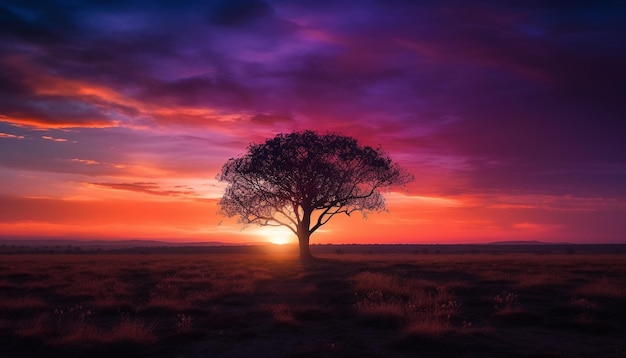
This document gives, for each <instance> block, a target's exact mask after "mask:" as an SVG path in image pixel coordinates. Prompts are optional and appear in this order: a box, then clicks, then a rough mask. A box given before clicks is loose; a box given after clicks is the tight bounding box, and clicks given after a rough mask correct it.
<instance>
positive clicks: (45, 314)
mask: <svg viewBox="0 0 626 358" xmlns="http://www.w3.org/2000/svg"><path fill="white" fill-rule="evenodd" d="M318 251H319V250H318ZM431 251H432V250H431ZM314 253H315V250H314ZM317 256H318V257H319V258H318V259H317V260H314V261H311V262H301V261H299V260H298V259H297V258H296V255H295V254H294V253H292V252H290V251H289V250H287V249H282V250H277V251H276V252H269V251H268V252H264V253H214V254H211V253H208V254H207V253H202V254H200V253H197V254H192V253H186V254H183V253H176V254H161V253H159V254H155V253H149V252H148V253H141V254H128V253H102V252H101V253H97V252H92V253H84V252H83V253H80V254H78V253H72V254H59V253H47V254H41V253H40V254H11V255H8V254H5V255H1V256H0V356H2V357H53V356H56V357H66V356H73V357H76V356H89V357H99V356H100V357H110V356H113V355H115V354H123V355H135V356H151V357H249V356H256V357H265V356H267V357H391V356H394V357H415V356H419V357H624V356H626V343H625V340H624V339H623V338H624V334H623V332H624V331H625V329H626V255H623V254H618V253H612V254H611V253H607V254H579V253H575V252H569V254H567V253H562V254H559V253H548V254H538V253H515V252H507V253H500V254H494V253H481V252H473V253H466V254H454V253H445V252H444V253H440V254H433V253H432V252H430V253H427V252H426V251H424V252H413V253H409V254H376V253H371V252H369V253H367V254H356V253H354V254H353V253H346V252H343V251H341V250H336V252H335V253H322V254H319V253H318V254H317Z"/></svg>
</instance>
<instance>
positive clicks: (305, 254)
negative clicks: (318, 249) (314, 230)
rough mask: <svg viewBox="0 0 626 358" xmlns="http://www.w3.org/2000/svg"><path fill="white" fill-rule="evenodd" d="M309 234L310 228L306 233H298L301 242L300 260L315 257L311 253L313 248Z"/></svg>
mask: <svg viewBox="0 0 626 358" xmlns="http://www.w3.org/2000/svg"><path fill="white" fill-rule="evenodd" d="M310 236H311V234H309V232H308V230H307V232H306V233H303V234H300V233H298V243H299V244H300V260H310V259H312V258H313V255H311V250H310V248H309V237H310Z"/></svg>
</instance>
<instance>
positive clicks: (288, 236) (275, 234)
mask: <svg viewBox="0 0 626 358" xmlns="http://www.w3.org/2000/svg"><path fill="white" fill-rule="evenodd" d="M255 233H256V234H257V235H259V236H260V237H262V238H263V241H267V242H269V243H272V244H274V245H285V244H291V243H295V242H296V236H295V235H294V233H292V232H291V231H289V229H287V228H285V227H262V228H259V229H257V230H255Z"/></svg>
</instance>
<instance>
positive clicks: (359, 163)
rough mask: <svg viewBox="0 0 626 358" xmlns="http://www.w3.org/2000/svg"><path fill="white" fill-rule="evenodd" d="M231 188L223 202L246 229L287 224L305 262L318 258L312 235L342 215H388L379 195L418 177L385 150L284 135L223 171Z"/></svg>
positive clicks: (340, 139) (337, 138)
mask: <svg viewBox="0 0 626 358" xmlns="http://www.w3.org/2000/svg"><path fill="white" fill-rule="evenodd" d="M218 179H219V180H220V181H225V182H227V183H228V185H227V187H226V190H225V192H224V195H223V197H222V199H221V200H220V202H219V205H220V208H221V212H222V213H223V214H225V215H227V216H228V217H233V216H239V222H240V223H243V224H244V225H247V224H258V225H261V226H285V227H287V228H289V229H290V230H291V231H292V232H293V233H294V234H296V236H297V237H298V242H299V245H300V258H301V259H309V258H312V255H311V252H310V250H309V238H310V236H311V234H312V233H314V232H315V231H316V230H317V229H319V228H320V227H321V226H322V225H324V224H326V223H327V222H328V221H329V220H330V219H332V218H333V217H334V216H335V215H338V214H346V215H348V216H350V214H352V213H353V212H355V211H360V212H361V213H362V214H363V216H367V214H368V213H371V212H375V211H382V210H385V200H384V197H383V196H382V194H381V192H380V190H383V189H388V188H390V187H392V186H397V185H402V184H405V183H408V182H409V181H411V180H412V179H413V177H412V176H411V175H410V174H408V173H407V172H406V171H405V170H404V169H402V168H401V167H400V166H399V165H398V164H397V163H394V162H392V160H391V158H389V157H388V156H387V155H386V154H385V153H384V152H383V151H382V150H381V149H374V148H372V147H368V146H360V145H359V144H358V142H357V141H356V139H354V138H351V137H347V136H343V135H339V134H323V135H321V134H318V133H317V132H313V131H304V132H293V133H289V134H278V135H276V136H275V137H274V138H271V139H268V140H266V141H265V143H261V144H252V145H250V146H249V147H248V151H247V153H246V154H244V155H242V156H240V157H237V158H231V159H229V160H228V161H227V162H226V163H225V164H224V166H223V167H222V171H221V173H220V174H218Z"/></svg>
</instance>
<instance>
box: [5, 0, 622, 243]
mask: <svg viewBox="0 0 626 358" xmlns="http://www.w3.org/2000/svg"><path fill="white" fill-rule="evenodd" d="M546 4H548V5H546ZM624 14H626V3H625V2H623V1H608V0H607V1H588V2H580V1H550V2H546V1H533V0H530V1H505V2H502V1H471V2H470V1H408V0H406V1H400V0H385V1H383V0H378V1H368V0H363V1H356V0H355V1H347V0H343V1H341V0H340V1H293V0H274V1H273V0H267V1H259V0H221V1H206V0H203V1H185V2H177V1H165V0H161V1H155V0H144V1H128V0H123V1H121V0H120V1H117V0H115V1H111V0H109V1H79V0H77V1H61V0H47V1H24V0H19V1H18V0H15V1H13V0H5V1H3V2H2V3H1V4H0V236H2V237H23V238H36V237H66V238H77V239H129V238H147V239H157V240H167V241H186V242H189V241H223V242H233V243H235V242H247V241H272V240H274V239H276V238H280V237H282V235H283V233H282V232H279V231H272V230H275V229H272V230H269V229H261V230H259V229H258V228H255V227H248V228H246V229H245V230H243V231H242V230H241V226H240V225H239V224H237V222H236V220H235V219H227V218H225V217H223V216H220V215H218V214H217V211H218V206H217V201H218V200H219V198H220V196H221V193H222V190H223V188H224V184H223V183H219V182H217V181H216V179H215V177H216V174H217V173H218V171H219V169H220V167H221V166H222V164H224V162H226V160H228V159H229V158H231V157H234V156H237V155H240V154H242V153H244V152H245V150H246V147H247V146H248V145H249V144H250V143H253V142H259V141H263V140H264V139H266V138H269V137H273V136H274V135H275V134H277V133H280V132H291V131H293V130H305V129H311V130H316V131H319V132H322V133H323V132H326V131H333V132H339V133H342V134H345V135H349V136H353V137H355V138H357V139H358V140H359V141H360V142H361V143H362V144H364V145H370V146H373V147H378V146H380V147H382V148H383V149H385V150H386V151H387V152H388V153H389V155H390V156H391V157H392V158H393V159H395V160H397V161H398V162H399V163H401V164H402V165H403V166H404V167H406V168H407V169H408V170H409V171H410V172H411V173H412V174H413V175H414V176H415V181H414V182H413V183H411V184H410V185H408V186H407V187H406V188H404V189H402V190H398V191H393V192H391V193H389V194H388V195H387V207H388V209H389V212H388V213H380V214H374V215H371V216H369V218H368V219H367V220H362V219H361V218H360V217H359V215H352V216H351V217H350V218H347V217H345V218H344V217H342V218H334V219H333V220H332V221H331V222H330V223H329V224H328V225H326V226H324V227H323V228H322V229H323V230H320V231H318V232H316V233H315V234H314V235H313V236H312V243H329V242H333V243H465V242H491V241H501V240H542V241H558V242H576V243H626V46H624V44H626V21H624ZM292 240H293V242H295V241H296V240H295V237H293V239H292Z"/></svg>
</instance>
